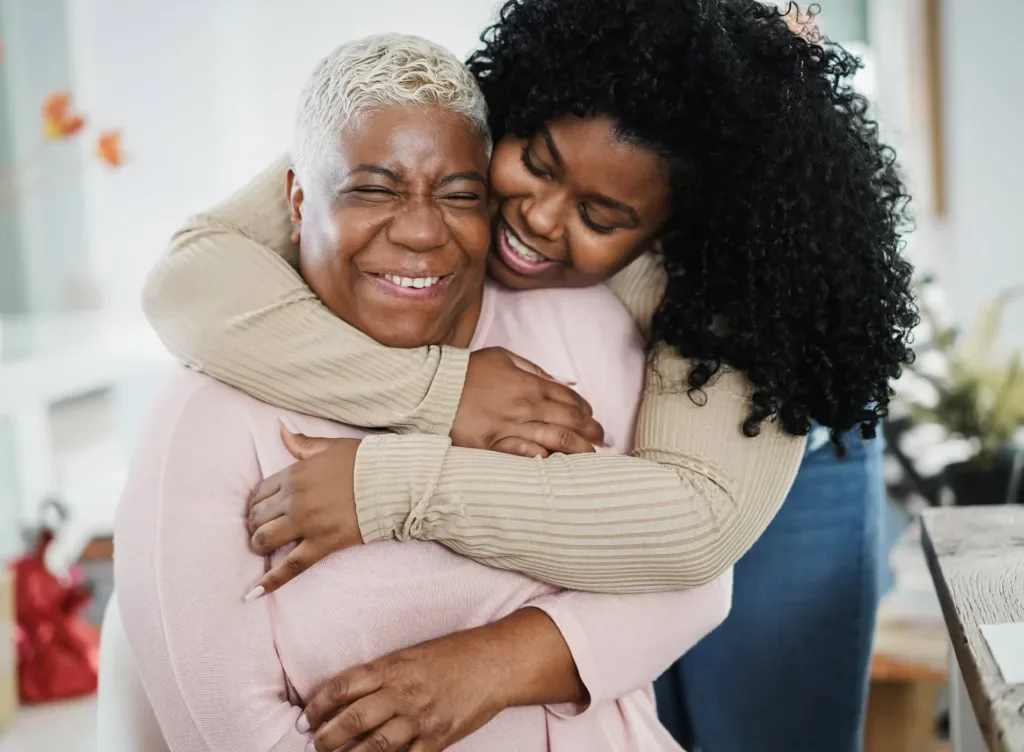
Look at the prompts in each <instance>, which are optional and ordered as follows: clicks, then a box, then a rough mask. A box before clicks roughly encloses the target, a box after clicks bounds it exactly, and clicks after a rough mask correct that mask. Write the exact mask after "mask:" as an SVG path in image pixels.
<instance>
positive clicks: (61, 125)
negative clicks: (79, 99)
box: [43, 91, 85, 141]
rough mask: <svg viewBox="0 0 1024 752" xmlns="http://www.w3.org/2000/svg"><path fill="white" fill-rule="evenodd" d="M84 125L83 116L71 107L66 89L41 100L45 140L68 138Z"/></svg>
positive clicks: (69, 96)
mask: <svg viewBox="0 0 1024 752" xmlns="http://www.w3.org/2000/svg"><path fill="white" fill-rule="evenodd" d="M83 127H85V118H83V117H82V116H81V115H78V114H76V113H75V112H73V111H72V109H71V95H70V94H68V93H67V92H66V91H59V92H56V93H55V94H51V95H50V96H48V97H47V98H46V99H45V100H43V137H44V138H45V139H46V140H47V141H58V140H60V139H64V138H70V137H71V136H74V135H75V134H76V133H78V132H79V131H80V130H82V128H83Z"/></svg>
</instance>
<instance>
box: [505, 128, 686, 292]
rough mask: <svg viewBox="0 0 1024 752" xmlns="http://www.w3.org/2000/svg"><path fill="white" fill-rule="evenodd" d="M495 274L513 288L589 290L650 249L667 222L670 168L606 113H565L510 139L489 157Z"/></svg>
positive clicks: (508, 137) (506, 138)
mask: <svg viewBox="0 0 1024 752" xmlns="http://www.w3.org/2000/svg"><path fill="white" fill-rule="evenodd" d="M490 174H491V194H492V204H493V205H494V206H495V207H496V218H495V235H494V249H493V253H492V254H491V255H490V257H489V258H488V261H487V264H488V270H489V271H490V274H491V276H492V277H494V278H495V279H496V280H498V281H499V282H501V283H502V284H504V285H507V286H508V287H512V288H517V289H532V288H538V287H586V286H589V285H594V284H597V283H600V282H603V281H605V280H607V279H608V278H609V277H611V276H612V275H614V274H615V273H616V272H618V271H619V270H620V269H622V268H624V267H625V266H627V265H628V264H629V263H630V262H631V261H633V260H634V259H635V258H637V257H638V256H639V255H641V254H642V253H644V252H645V251H647V250H648V249H650V248H652V247H655V245H656V243H657V237H658V232H659V231H660V230H661V228H662V227H663V226H664V224H665V221H666V220H667V219H668V216H669V170H668V166H667V165H666V164H665V162H664V160H663V159H661V158H660V157H659V156H658V155H657V154H655V153H654V151H653V150H651V149H648V148H646V147H642V146H636V145H634V144H630V143H627V142H625V141H623V140H621V139H620V138H618V137H617V136H616V134H615V130H614V123H613V121H612V120H611V119H610V118H607V117H593V118H577V117H565V118H561V119H559V120H554V121H551V122H549V123H548V124H547V127H546V128H544V129H543V130H541V131H540V132H539V133H536V134H534V135H533V137H532V138H528V139H523V138H517V137H515V136H506V137H505V138H503V139H502V140H501V142H500V143H499V144H498V145H497V147H496V148H495V150H494V156H493V158H492V160H491V173H490Z"/></svg>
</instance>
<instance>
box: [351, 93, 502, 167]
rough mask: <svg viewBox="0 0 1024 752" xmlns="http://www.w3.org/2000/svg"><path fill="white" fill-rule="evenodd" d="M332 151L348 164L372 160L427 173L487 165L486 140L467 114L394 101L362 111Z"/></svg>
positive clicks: (371, 162) (379, 163) (373, 162)
mask: <svg viewBox="0 0 1024 752" xmlns="http://www.w3.org/2000/svg"><path fill="white" fill-rule="evenodd" d="M338 151H339V155H340V157H341V160H342V163H343V165H344V167H345V168H347V169H349V170H350V169H352V168H353V167H355V166H356V165H359V164H374V165H381V166H384V167H388V168H390V169H393V170H395V171H396V172H399V173H405V172H409V173H417V174H421V175H431V176H433V175H439V174H441V173H448V172H452V171H464V170H478V171H481V172H484V171H486V169H487V144H486V142H485V140H484V138H483V137H482V136H481V135H480V134H479V133H477V132H476V131H475V130H474V128H473V127H472V125H471V124H470V122H469V120H468V119H467V118H465V117H463V116H462V115H459V114H458V113H455V112H452V111H450V110H446V109H444V108H441V107H435V106H431V105H401V106H398V105H396V106H390V107H381V108H379V109H375V110H371V111H369V112H367V113H364V114H363V115H362V117H360V118H359V120H358V122H356V123H354V124H353V125H351V126H349V127H347V128H346V129H345V131H344V132H343V133H342V135H341V138H340V139H339V142H338Z"/></svg>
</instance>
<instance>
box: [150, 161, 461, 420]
mask: <svg viewBox="0 0 1024 752" xmlns="http://www.w3.org/2000/svg"><path fill="white" fill-rule="evenodd" d="M288 165H289V162H288V159H287V158H281V159H280V160H278V161H277V162H275V163H274V164H273V165H272V166H270V167H269V168H267V170H265V171H264V172H263V173H261V174H260V175H258V176H257V177H256V178H254V179H253V180H252V181H251V182H250V183H249V184H248V185H247V186H245V187H244V188H243V189H242V190H241V191H239V192H238V193H237V194H235V195H234V196H232V197H231V198H229V199H228V200H227V201H226V202H225V203H223V204H222V205H221V206H218V207H217V208H215V209H214V210H213V211H211V212H208V213H206V214H200V215H198V216H196V217H194V218H192V220H191V221H189V222H188V224H186V225H185V227H183V228H182V229H181V230H179V231H178V232H177V233H175V235H174V238H173V239H172V241H171V245H170V248H169V249H168V250H167V252H166V253H165V255H164V256H163V258H161V259H160V260H159V261H158V262H157V264H156V266H155V267H154V268H153V269H152V270H151V271H150V273H149V276H148V277H147V280H146V285H145V289H144V290H143V299H142V307H143V310H144V311H145V313H146V316H147V317H148V319H149V321H150V323H151V324H152V326H153V328H154V329H155V330H156V332H157V334H158V335H159V336H160V338H161V340H162V341H163V343H164V345H165V346H166V347H167V349H168V350H170V351H171V353H172V354H173V355H174V356H175V357H176V358H178V359H179V360H181V361H182V362H183V363H186V364H188V365H190V366H193V367H195V368H197V369H199V370H201V371H203V372H205V373H208V374H210V375H211V376H213V377H215V378H217V379H220V380H221V381H224V382H226V383H228V384H231V385H232V386H234V387H237V388H238V389H241V390H242V391H245V392H248V393H249V394H251V395H253V396H254V397H259V398H260V399H262V400H264V401H265V402H269V403H271V404H274V405H277V406H278V407H284V408H286V409H289V410H296V411H299V412H304V413H308V414H310V415H317V416H321V417H324V418H331V419H333V420H339V421H342V422H345V423H350V424H352V425H358V426H371V427H372V426H382V427H388V428H392V429H393V430H396V431H400V432H401V431H421V432H424V433H436V434H440V435H443V436H447V435H448V433H449V431H450V430H451V428H452V422H453V421H454V418H455V412H456V410H457V408H458V405H459V397H460V396H461V394H462V384H463V382H464V380H465V377H466V366H467V361H468V353H467V352H466V351H465V350H461V349H458V348H450V347H443V348H442V347H421V348H419V349H415V350H393V349H389V348H386V347H383V346H382V345H379V344H377V343H376V342H374V341H373V340H371V339H370V338H369V337H367V336H366V335H364V334H363V333H362V332H360V331H358V330H356V329H354V328H352V327H351V326H349V325H348V324H346V323H345V322H343V321H341V320H340V319H339V318H338V317H337V316H335V315H333V314H332V313H331V312H330V311H328V310H327V309H326V308H325V307H324V306H323V304H321V303H320V301H319V299H318V298H317V297H316V295H315V294H314V293H313V291H312V290H310V289H309V287H308V286H307V285H306V283H305V282H304V281H303V279H302V277H300V276H299V273H298V272H297V271H296V268H295V267H296V265H297V264H298V252H297V249H296V247H295V246H294V244H292V242H291V232H292V228H291V223H290V220H289V214H288V206H287V203H286V201H285V189H284V185H285V183H284V180H285V173H286V172H287V170H288Z"/></svg>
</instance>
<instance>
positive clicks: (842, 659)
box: [655, 436, 885, 752]
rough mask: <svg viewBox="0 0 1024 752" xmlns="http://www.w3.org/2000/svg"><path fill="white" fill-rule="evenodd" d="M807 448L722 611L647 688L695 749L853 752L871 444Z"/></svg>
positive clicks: (881, 490) (872, 558)
mask: <svg viewBox="0 0 1024 752" xmlns="http://www.w3.org/2000/svg"><path fill="white" fill-rule="evenodd" d="M847 444H848V446H849V453H848V454H847V456H846V457H845V458H844V459H842V460H840V459H837V458H836V457H835V455H834V453H833V451H832V447H831V444H826V445H825V446H819V447H816V448H810V449H809V450H808V452H807V454H806V455H805V457H804V460H803V463H802V464H801V466H800V471H799V473H798V475H797V478H796V481H795V483H794V485H793V488H792V490H791V491H790V494H789V496H788V497H787V498H786V501H785V503H784V504H783V506H782V509H781V510H780V511H779V514H778V515H777V516H776V518H775V519H774V520H773V521H772V523H771V524H770V525H769V526H768V529H767V530H766V531H765V533H764V535H763V536H762V537H761V538H760V539H759V540H758V541H757V543H755V544H754V546H753V547H752V548H751V549H750V551H749V552H747V554H745V555H744V556H743V557H742V558H741V559H740V561H739V562H737V564H736V568H735V585H734V593H733V606H732V612H731V613H730V615H729V618H728V619H726V621H725V623H724V624H722V626H721V627H719V628H718V629H717V630H716V631H715V632H713V633H712V634H710V635H709V636H708V637H706V638H705V639H704V640H702V641H701V642H700V643H699V644H698V645H697V646H696V647H695V648H694V649H693V650H691V651H690V652H689V653H687V654H686V655H685V656H684V657H683V658H682V659H680V660H679V661H677V662H676V663H675V665H673V666H672V667H671V668H670V669H669V670H668V671H667V672H666V673H665V674H664V675H663V676H662V677H661V678H660V679H658V682H657V684H656V685H655V691H656V693H657V697H658V712H659V715H660V716H661V719H662V722H663V723H664V724H665V725H666V726H667V727H668V729H669V731H671V732H672V734H673V735H674V736H675V737H676V739H677V740H678V741H679V742H680V743H681V744H682V745H683V746H684V747H686V748H687V749H690V750H700V752H859V750H860V749H861V735H862V726H863V719H864V711H865V706H866V701H867V685H868V669H869V665H870V662H871V640H872V636H873V634H874V626H875V608H876V606H877V603H878V598H879V579H880V578H879V571H880V568H881V566H882V535H881V522H882V515H883V503H884V497H885V486H884V482H883V478H882V441H881V439H876V440H874V441H870V442H861V441H860V439H859V438H856V437H855V436H851V437H850V438H849V439H848V440H847Z"/></svg>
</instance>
